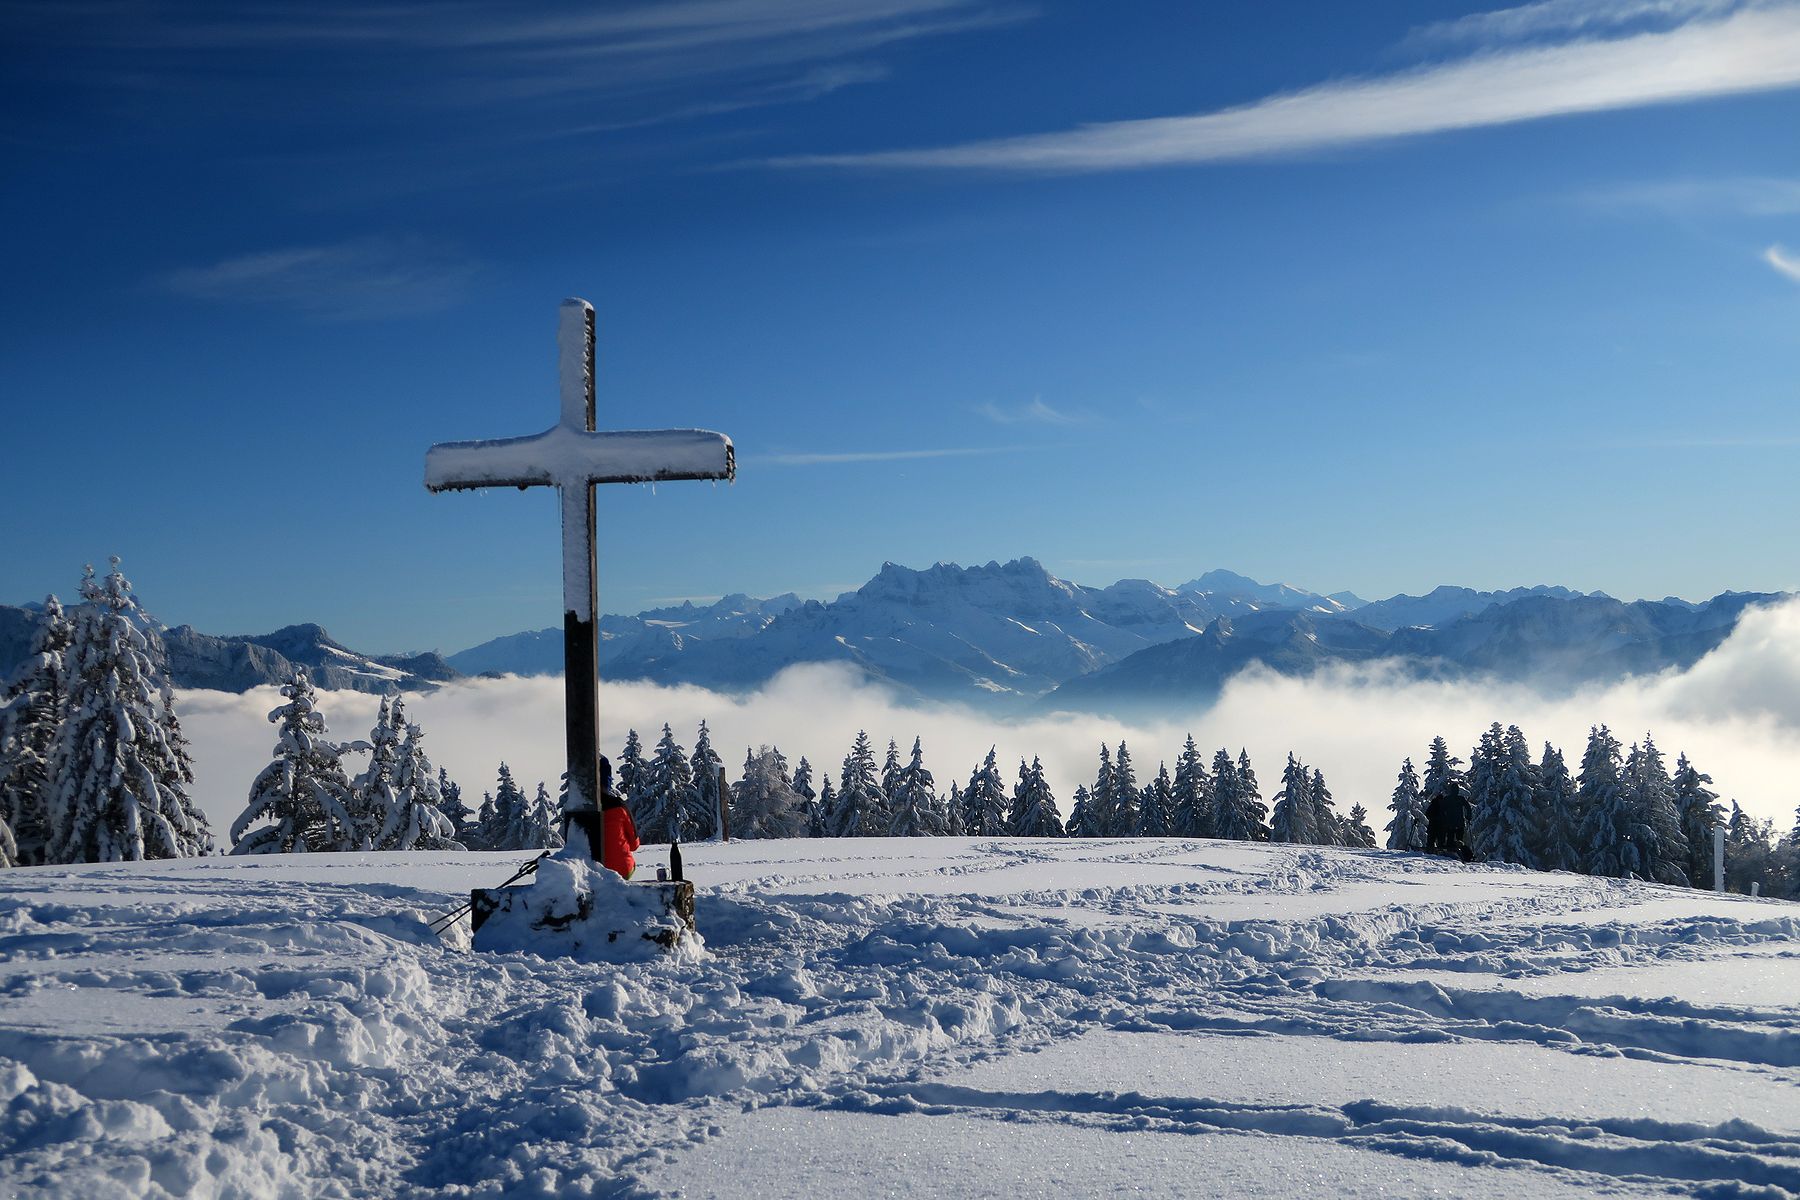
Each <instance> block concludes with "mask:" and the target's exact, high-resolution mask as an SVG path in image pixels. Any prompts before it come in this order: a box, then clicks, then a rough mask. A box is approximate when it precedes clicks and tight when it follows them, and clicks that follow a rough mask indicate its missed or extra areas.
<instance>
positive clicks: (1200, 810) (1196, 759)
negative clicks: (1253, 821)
mask: <svg viewBox="0 0 1800 1200" xmlns="http://www.w3.org/2000/svg"><path fill="white" fill-rule="evenodd" d="M1212 815H1213V814H1212V778H1211V777H1210V776H1209V775H1207V773H1206V760H1205V759H1203V758H1201V757H1200V750H1199V748H1198V747H1196V746H1195V745H1194V735H1193V734H1191V733H1190V734H1188V739H1187V743H1186V744H1185V745H1184V746H1182V748H1181V757H1180V758H1177V759H1176V760H1175V788H1174V804H1173V807H1172V811H1171V812H1170V813H1169V832H1170V833H1173V834H1174V835H1175V836H1177V837H1190V838H1203V837H1212V836H1213V829H1212Z"/></svg>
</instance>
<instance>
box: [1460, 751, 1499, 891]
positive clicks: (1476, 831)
mask: <svg viewBox="0 0 1800 1200" xmlns="http://www.w3.org/2000/svg"><path fill="white" fill-rule="evenodd" d="M1505 736H1506V735H1505V731H1503V730H1502V729H1501V728H1500V722H1498V721H1495V722H1494V723H1493V724H1492V725H1490V726H1488V728H1487V731H1486V732H1485V733H1483V734H1482V735H1481V742H1480V744H1479V745H1477V746H1476V747H1475V749H1474V750H1473V751H1472V752H1471V753H1470V754H1469V776H1468V790H1467V792H1466V793H1465V794H1466V795H1467V797H1468V801H1469V828H1468V834H1467V840H1468V846H1469V853H1470V854H1472V855H1474V856H1475V857H1476V858H1477V859H1480V860H1482V861H1484V862H1485V861H1487V860H1489V859H1491V858H1495V857H1496V851H1495V832H1494V822H1495V820H1496V818H1497V817H1498V815H1499V808H1498V804H1499V799H1498V797H1499V792H1500V772H1501V767H1502V765H1503V762H1504V759H1505V757H1506V754H1505V750H1504V748H1503V745H1502V743H1503V741H1504V739H1505Z"/></svg>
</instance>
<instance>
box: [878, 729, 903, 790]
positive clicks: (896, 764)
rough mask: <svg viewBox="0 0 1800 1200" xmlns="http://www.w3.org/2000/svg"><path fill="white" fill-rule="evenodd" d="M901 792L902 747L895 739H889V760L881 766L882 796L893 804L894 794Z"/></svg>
mask: <svg viewBox="0 0 1800 1200" xmlns="http://www.w3.org/2000/svg"><path fill="white" fill-rule="evenodd" d="M899 790H900V746H899V744H898V743H897V742H895V741H894V739H893V738H889V739H888V748H887V758H886V760H884V761H883V762H882V765H881V794H882V795H883V796H886V797H887V798H888V800H889V801H890V802H891V801H892V800H893V798H894V793H895V792H897V791H899Z"/></svg>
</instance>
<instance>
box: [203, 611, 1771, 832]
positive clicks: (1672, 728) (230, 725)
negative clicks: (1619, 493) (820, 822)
mask: <svg viewBox="0 0 1800 1200" xmlns="http://www.w3.org/2000/svg"><path fill="white" fill-rule="evenodd" d="M280 703H281V697H280V695H279V694H278V692H277V690H276V689H274V688H258V689H256V690H254V691H251V692H247V693H244V694H242V695H235V694H231V693H226V692H207V691H185V692H182V693H181V694H180V696H179V700H178V704H179V711H180V712H181V716H182V722H183V725H184V727H185V728H186V729H187V731H188V735H189V737H190V739H191V740H192V742H193V745H194V753H195V783H194V792H195V796H196V798H197V799H198V800H199V802H200V804H201V805H202V807H203V808H204V809H205V810H206V812H207V814H208V816H209V817H211V819H212V822H213V828H214V829H215V831H217V832H218V833H219V834H220V835H221V836H223V835H224V833H225V831H226V830H228V829H229V828H230V825H231V822H232V820H233V819H235V818H236V816H237V814H238V813H239V812H240V811H241V810H242V808H243V806H244V802H245V799H246V796H247V793H248V790H249V786H250V782H251V780H252V779H253V778H254V777H255V776H256V773H257V772H258V771H259V770H261V769H262V767H263V765H264V764H265V763H267V762H268V761H269V759H270V756H271V751H272V750H273V747H274V744H275V730H274V727H273V726H272V725H270V724H269V722H268V716H269V713H270V711H271V710H272V709H274V708H275V707H277V706H278V705H279V704H280ZM379 705H380V698H379V697H376V696H371V695H366V694H363V693H357V692H324V693H321V694H320V708H321V710H322V711H323V712H324V714H325V716H326V719H327V721H328V722H329V723H330V725H331V728H332V732H333V735H334V736H336V737H338V738H341V739H344V740H350V739H353V738H360V737H366V736H367V732H368V729H369V727H370V725H371V724H373V722H374V719H375V715H376V710H377V708H378V706H379ZM406 705H407V713H408V716H409V718H410V719H411V720H412V721H414V722H415V723H417V724H419V725H420V726H421V727H422V728H423V729H424V731H425V734H426V747H427V751H428V752H429V754H430V755H431V757H432V760H433V761H434V762H435V763H437V764H438V765H439V766H442V767H445V768H447V769H448V770H449V772H450V776H451V778H453V779H455V780H457V781H458V782H459V783H461V784H462V787H463V791H464V795H465V798H466V799H467V800H468V802H469V803H470V806H471V807H473V806H474V805H475V804H477V803H479V801H480V799H481V793H482V792H483V791H484V790H491V789H492V787H493V780H494V776H495V772H496V770H497V768H498V765H499V763H500V762H501V761H502V760H505V761H506V762H507V763H509V764H510V765H511V767H512V769H513V773H514V776H515V777H516V778H517V779H518V780H519V782H520V784H521V785H522V786H523V787H525V788H526V789H527V790H530V789H531V788H533V787H534V786H535V785H536V783H537V782H538V781H539V780H543V781H545V782H547V783H548V784H549V785H550V789H551V791H552V793H554V792H555V791H556V787H557V780H558V777H559V776H560V774H561V771H562V761H563V715H562V713H563V710H562V680H561V679H560V678H534V679H522V678H514V677H509V678H505V679H498V680H473V681H470V682H467V683H459V684H456V685H453V686H449V687H445V688H442V689H441V690H439V691H436V692H433V693H430V694H428V695H418V696H407V697H406ZM600 705H601V728H602V736H603V746H604V747H605V748H606V749H607V750H608V752H609V753H613V752H616V750H617V748H618V747H619V746H620V745H622V744H623V743H624V740H625V732H626V730H627V729H632V728H635V729H636V730H637V731H638V733H639V736H640V737H642V738H643V740H644V743H645V749H646V752H648V751H649V750H650V748H651V747H653V746H654V745H655V743H656V741H657V739H658V738H659V737H660V736H661V731H662V726H663V725H664V723H667V724H669V725H670V726H672V727H673V729H674V731H675V736H676V738H677V740H678V741H680V742H681V744H682V745H683V747H684V748H686V749H690V750H691V749H692V747H693V743H694V733H695V730H696V727H697V726H698V725H699V723H700V721H701V720H702V719H705V720H706V721H707V722H708V725H709V727H710V729H711V730H712V736H713V742H714V745H715V747H716V748H717V749H718V751H719V754H720V756H721V757H722V758H723V759H724V760H725V765H726V768H727V770H728V771H729V772H730V773H731V775H732V776H733V777H735V776H736V774H737V772H738V769H739V767H740V765H741V764H742V762H743V760H744V751H745V749H746V747H749V746H753V745H761V744H765V743H767V744H771V745H777V746H780V747H781V749H782V750H783V751H784V752H785V753H786V754H787V756H788V758H789V760H790V762H793V763H798V762H799V760H800V757H801V756H802V755H805V756H807V757H808V758H810V759H811V760H812V763H813V765H814V767H815V769H819V770H823V769H826V768H827V767H829V769H830V770H831V771H832V772H833V773H834V774H835V773H836V771H837V769H838V766H839V764H840V763H841V762H842V759H843V757H844V754H845V752H846V750H848V748H849V746H850V743H851V740H852V739H853V738H854V737H855V736H856V733H857V731H858V730H867V731H868V732H869V735H870V737H871V738H873V739H874V740H875V743H876V750H877V756H878V757H879V756H880V755H881V754H882V753H883V752H884V751H885V748H886V745H887V742H888V739H890V738H892V739H894V740H895V741H898V742H899V743H900V746H901V750H902V752H903V753H905V752H906V751H908V750H910V748H911V746H912V740H913V738H914V737H915V736H917V737H920V738H923V740H924V750H925V762H926V765H927V766H928V767H929V768H930V769H931V770H932V771H933V772H934V773H935V774H936V776H937V780H938V786H939V787H940V788H945V789H947V788H948V786H949V784H950V781H951V780H952V779H956V780H959V781H966V780H967V779H968V776H969V772H970V771H971V770H972V769H973V768H974V767H975V766H976V765H977V764H978V763H979V762H980V760H981V759H982V757H983V756H985V755H986V754H987V752H988V748H989V747H990V746H991V747H994V748H996V749H997V751H998V754H999V759H1000V764H1001V767H1002V769H1003V771H1004V772H1005V775H1006V778H1007V779H1008V780H1009V781H1010V780H1011V779H1013V778H1014V776H1015V775H1016V772H1017V770H1018V763H1019V759H1020V758H1021V757H1024V758H1031V757H1032V756H1040V757H1042V759H1043V761H1044V766H1045V769H1046V771H1047V773H1048V775H1049V778H1050V781H1051V783H1052V785H1053V786H1054V788H1055V789H1056V794H1057V798H1058V800H1059V801H1060V802H1061V804H1062V806H1063V810H1064V812H1065V814H1066V813H1067V810H1068V805H1069V798H1070V796H1071V795H1072V793H1073V792H1074V790H1075V787H1076V785H1077V784H1079V783H1083V782H1088V781H1091V780H1092V779H1093V775H1094V768H1095V765H1096V762H1097V758H1098V753H1099V747H1100V744H1101V743H1102V742H1105V743H1107V744H1109V745H1113V746H1116V745H1117V744H1118V743H1119V742H1120V741H1121V740H1123V741H1126V742H1128V743H1129V744H1130V746H1131V752H1132V758H1133V761H1134V763H1135V764H1136V768H1137V773H1138V779H1139V782H1140V783H1142V782H1144V781H1146V780H1148V779H1149V778H1150V777H1151V776H1153V775H1154V774H1155V771H1156V766H1157V763H1158V762H1159V761H1167V762H1169V763H1170V764H1171V770H1172V769H1173V765H1172V764H1173V762H1174V759H1175V756H1176V755H1177V754H1179V753H1180V751H1181V746H1182V743H1183V740H1184V739H1185V737H1186V735H1187V734H1188V733H1190V732H1191V733H1192V734H1193V735H1194V738H1195V740H1196V741H1197V742H1198V743H1199V745H1200V747H1201V749H1202V751H1203V753H1204V754H1205V755H1206V757H1207V759H1208V761H1209V762H1210V760H1211V757H1212V753H1213V751H1214V750H1216V749H1217V748H1218V747H1220V746H1227V747H1230V748H1231V750H1232V751H1233V752H1234V753H1235V752H1236V751H1237V750H1238V749H1239V748H1240V747H1243V748H1247V749H1248V750H1249V752H1250V756H1251V759H1252V760H1253V761H1254V763H1255V766H1256V770H1257V773H1258V775H1259V777H1260V778H1261V781H1262V784H1263V791H1264V794H1265V796H1267V795H1271V794H1273V792H1274V791H1275V789H1276V788H1277V787H1278V786H1279V780H1280V777H1281V769H1282V765H1283V763H1284V762H1285V760H1286V756H1287V754H1288V752H1289V751H1290V750H1291V751H1294V752H1296V753H1297V754H1299V755H1300V757H1302V758H1303V759H1305V760H1306V761H1307V762H1308V763H1309V764H1311V765H1312V766H1315V767H1318V768H1320V769H1321V770H1323V771H1324V772H1325V777H1326V780H1327V782H1328V783H1329V784H1330V786H1331V789H1332V791H1333V793H1334V795H1335V796H1336V799H1337V804H1338V808H1339V811H1340V812H1347V811H1349V808H1350V805H1352V804H1354V803H1361V804H1362V805H1364V806H1365V807H1367V808H1368V809H1369V811H1370V813H1371V814H1372V819H1371V821H1370V824H1371V825H1373V826H1374V827H1375V828H1376V829H1378V830H1379V829H1380V827H1381V826H1382V825H1383V824H1385V821H1386V818H1385V817H1379V816H1378V814H1380V813H1381V812H1382V810H1384V809H1385V807H1386V805H1387V801H1388V797H1389V794H1390V793H1391V792H1392V790H1393V786H1394V776H1395V773H1396V772H1397V771H1398V769H1399V766H1400V762H1401V760H1402V759H1403V758H1406V757H1408V756H1411V758H1412V759H1413V761H1414V762H1415V763H1420V762H1422V761H1423V758H1424V754H1425V748H1426V746H1427V744H1428V743H1429V742H1430V740H1431V738H1432V737H1433V736H1435V735H1438V734H1442V735H1443V736H1444V737H1445V738H1446V739H1448V740H1449V742H1450V744H1451V747H1452V750H1453V752H1454V753H1456V754H1458V755H1460V756H1461V757H1463V758H1465V759H1466V758H1467V757H1468V755H1469V748H1470V747H1471V746H1473V745H1474V744H1475V741H1476V739H1477V738H1478V737H1479V736H1480V734H1481V731H1482V730H1484V729H1485V728H1487V726H1488V725H1489V724H1490V723H1491V722H1493V721H1499V722H1501V723H1502V724H1503V725H1505V724H1516V725H1519V726H1520V727H1521V728H1523V729H1524V731H1525V733H1526V735H1527V736H1528V737H1530V738H1531V739H1532V741H1533V744H1534V747H1536V748H1537V749H1539V750H1541V747H1542V743H1543V742H1544V741H1545V740H1549V741H1551V742H1553V743H1555V744H1556V745H1557V746H1559V747H1561V748H1562V750H1563V752H1564V753H1565V755H1567V757H1568V759H1569V766H1570V769H1571V770H1574V769H1576V768H1578V766H1579V763H1580V757H1581V751H1582V748H1583V746H1584V745H1585V743H1586V738H1587V732H1588V728H1589V726H1591V725H1594V724H1600V723H1604V724H1607V725H1610V726H1611V727H1612V729H1613V731H1614V732H1615V733H1616V734H1617V735H1618V736H1619V738H1620V739H1621V740H1622V741H1624V742H1625V743H1627V744H1629V743H1631V742H1632V741H1633V740H1635V739H1637V738H1640V737H1642V736H1643V734H1644V733H1645V731H1649V732H1651V733H1652V734H1654V735H1655V738H1656V741H1657V744H1658V745H1660V746H1661V747H1662V748H1663V749H1664V751H1665V752H1666V754H1667V756H1668V758H1669V761H1670V763H1671V764H1673V762H1674V760H1675V756H1676V754H1677V753H1679V752H1681V751H1686V752H1687V753H1688V754H1689V755H1690V756H1691V757H1692V758H1693V759H1694V761H1695V762H1696V764H1697V765H1698V766H1699V767H1700V769H1701V770H1703V771H1706V772H1709V773H1710V774H1711V775H1712V776H1713V778H1714V779H1715V781H1716V786H1717V788H1718V790H1719V792H1720V794H1721V795H1723V796H1724V797H1726V798H1728V799H1736V800H1738V801H1739V802H1740V803H1742V804H1743V806H1744V808H1745V809H1746V810H1747V811H1749V812H1751V813H1753V814H1755V815H1757V816H1764V817H1770V818H1773V819H1774V820H1775V822H1776V825H1777V827H1778V828H1779V829H1782V830H1784V831H1785V830H1786V829H1788V828H1789V827H1791V825H1792V824H1793V820H1794V809H1795V805H1796V803H1797V802H1800V786H1797V783H1800V601H1790V602H1787V603H1784V604H1781V605H1776V606H1772V607H1768V608H1761V609H1753V610H1750V611H1749V612H1747V613H1746V614H1745V615H1744V617H1743V619H1742V621H1740V622H1739V625H1738V627H1737V629H1736V630H1735V631H1734V632H1733V633H1732V635H1731V637H1730V638H1729V639H1727V640H1726V642H1725V643H1724V644H1723V645H1721V646H1720V647H1719V648H1718V649H1717V650H1715V651H1713V652H1712V653H1711V654H1709V655H1707V656H1706V657H1705V658H1704V659H1702V660H1701V661H1700V662H1698V663H1697V664H1695V665H1694V666H1693V667H1692V668H1690V669H1688V670H1686V671H1669V672H1665V673H1664V674H1661V675H1655V676H1644V677H1640V678H1636V679H1631V680H1628V681H1625V682H1622V683H1618V684H1613V685H1610V686H1606V687H1596V688H1591V689H1586V690H1583V691H1580V692H1578V693H1575V694H1573V695H1563V696H1557V697H1545V696H1543V695H1540V694H1538V693H1537V692H1534V691H1532V690H1531V689H1529V688H1526V687H1523V686H1511V685H1503V684H1493V683H1484V684H1480V685H1471V684H1467V683H1441V682H1420V681H1417V680H1408V679H1403V678H1401V677H1400V676H1399V675H1398V674H1397V673H1395V672H1393V671H1391V670H1385V669H1379V668H1345V669H1340V670H1335V671H1331V672H1328V673H1324V674H1320V675H1316V676H1314V677H1312V678H1309V679H1287V678H1283V677H1281V676H1278V675H1275V674H1273V673H1271V672H1268V671H1262V670H1257V671H1251V672H1246V673H1244V674H1241V675H1239V676H1237V677H1236V678H1235V679H1233V680H1232V681H1231V683H1230V684H1229V685H1228V686H1227V688H1226V689H1225V693H1224V695H1223V696H1222V697H1221V698H1220V700H1219V701H1218V703H1217V704H1215V705H1213V706H1212V707H1210V708H1196V709H1194V710H1193V711H1185V712H1184V711H1171V712H1170V713H1169V714H1168V716H1167V717H1166V718H1165V719H1161V720H1154V721H1131V722H1123V721H1116V720H1110V719H1107V718H1103V717H1095V716H1088V715H1068V714H1055V715H1045V716H1031V717H1026V718H1020V719H1015V720H1001V719H997V718H994V717H991V716H988V715H986V714H983V713H977V712H973V711H970V710H967V709H963V708H959V707H954V706H949V705H923V704H919V703H917V702H907V701H904V700H902V699H900V698H898V697H896V696H895V695H894V694H893V693H891V692H890V691H888V690H887V689H885V688H883V687H881V686H879V685H877V684H874V683H871V682H869V681H867V680H866V679H862V678H860V677H859V676H858V675H857V674H856V673H855V672H854V671H853V670H851V669H850V668H847V667H843V666H838V665H824V664H807V665H801V666H795V667H792V668H789V669H788V670H786V671H783V672H782V673H781V674H780V675H778V676H777V677H776V678H775V679H773V680H772V681H770V683H769V684H768V685H767V686H765V687H763V688H762V689H760V690H758V691H756V692H753V693H749V694H746V695H727V694H722V693H718V692H712V691H708V690H706V689H704V688H698V687H664V686H660V685H657V684H650V683H610V682H609V683H605V684H603V686H602V689H601V699H600ZM347 761H348V762H349V763H350V765H351V769H352V771H353V772H354V771H355V770H357V769H359V764H360V762H361V761H362V760H361V759H359V758H358V757H356V756H351V757H350V758H349V759H348V760H347Z"/></svg>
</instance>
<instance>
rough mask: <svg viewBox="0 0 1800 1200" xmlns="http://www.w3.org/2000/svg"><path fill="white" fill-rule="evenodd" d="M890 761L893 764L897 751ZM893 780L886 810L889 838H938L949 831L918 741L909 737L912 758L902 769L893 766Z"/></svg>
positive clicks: (896, 759)
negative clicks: (911, 743)
mask: <svg viewBox="0 0 1800 1200" xmlns="http://www.w3.org/2000/svg"><path fill="white" fill-rule="evenodd" d="M888 745H889V746H890V747H891V746H893V743H892V742H889V743H888ZM894 758H895V761H896V764H897V763H898V759H899V755H898V752H897V751H896V753H895V754H894ZM893 777H894V782H893V785H892V787H891V788H890V789H889V790H888V807H889V810H890V811H891V813H892V814H893V815H892V817H891V818H890V823H889V825H888V833H889V834H890V835H891V836H893V837H942V836H943V835H944V834H946V833H948V832H949V831H950V830H949V823H948V822H947V821H946V820H945V819H944V808H943V805H942V804H940V803H939V802H938V798H937V783H936V781H935V780H934V779H932V777H931V772H930V771H928V770H926V769H925V751H924V748H923V747H922V746H921V745H920V741H919V739H918V738H916V737H915V738H913V746H912V758H911V759H909V760H908V761H907V764H906V765H905V766H904V767H899V766H896V769H895V771H894V775H893Z"/></svg>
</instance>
